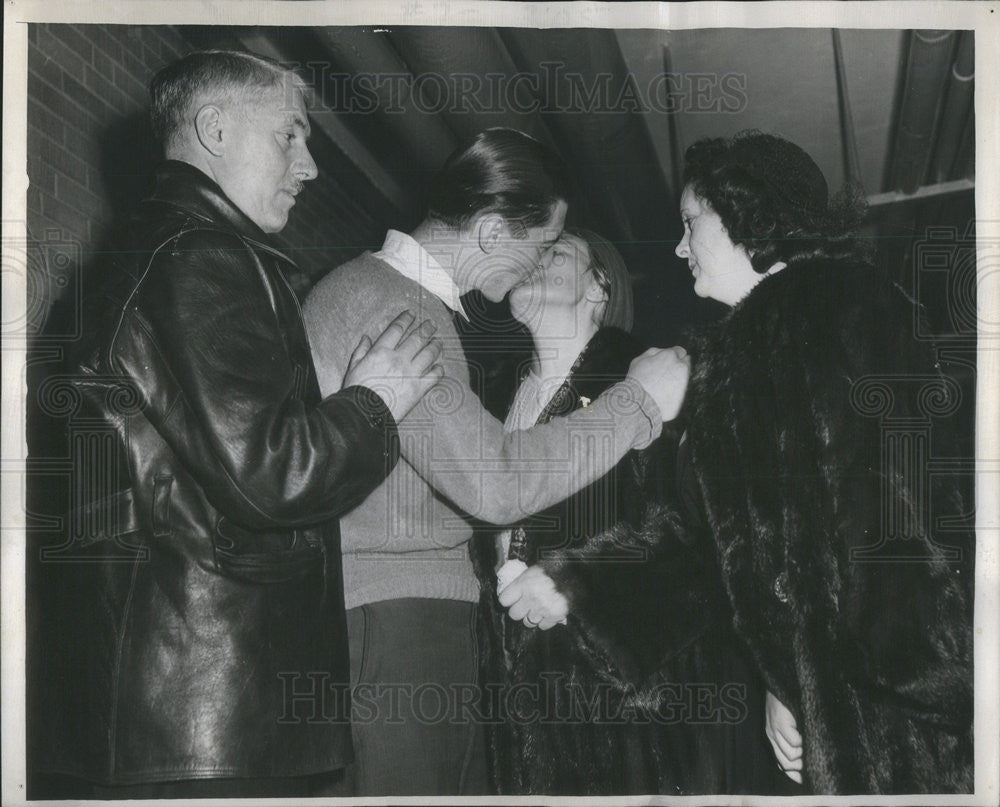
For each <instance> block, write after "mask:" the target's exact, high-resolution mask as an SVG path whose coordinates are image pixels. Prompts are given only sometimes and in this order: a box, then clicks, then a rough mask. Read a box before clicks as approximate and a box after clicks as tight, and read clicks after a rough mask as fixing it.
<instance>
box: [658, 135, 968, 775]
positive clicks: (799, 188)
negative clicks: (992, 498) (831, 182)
mask: <svg viewBox="0 0 1000 807" xmlns="http://www.w3.org/2000/svg"><path fill="white" fill-rule="evenodd" d="M859 212H860V206H859V205H858V204H856V203H854V202H852V201H851V200H850V197H849V196H848V195H843V196H842V197H841V199H840V200H834V201H833V202H830V201H829V200H828V192H827V186H826V182H825V180H824V178H823V175H822V173H821V172H820V170H819V168H818V167H817V166H816V164H815V163H814V162H813V161H812V160H811V159H810V158H809V156H808V155H807V154H805V152H803V151H802V150H801V149H799V148H798V147H797V146H795V145H793V144H791V143H789V142H787V141H785V140H782V139H780V138H776V137H771V136H768V135H762V134H760V133H756V132H750V133H745V134H743V135H738V136H737V137H736V138H734V139H732V140H722V139H714V140H706V141H701V142H698V143H696V144H694V145H693V146H691V148H690V149H689V150H688V152H687V155H686V168H685V189H684V193H683V196H682V199H681V216H682V218H683V220H684V237H683V240H682V241H681V242H680V244H679V245H678V247H677V254H678V256H680V257H682V258H685V259H686V260H687V261H688V264H689V266H690V269H691V272H692V274H693V276H694V283H695V285H694V288H695V291H696V292H697V293H698V294H699V295H701V296H703V297H711V298H714V299H716V300H719V301H721V302H723V303H725V304H727V305H729V306H732V310H731V311H730V313H729V314H728V315H727V316H726V317H725V318H724V319H723V320H722V321H721V322H720V323H718V324H717V326H715V327H713V328H712V329H710V330H709V331H708V332H707V333H705V334H704V335H703V336H702V337H701V338H700V339H699V340H698V342H697V344H695V345H694V346H692V355H693V361H694V372H693V375H692V378H691V383H690V388H689V390H688V398H687V401H686V403H685V408H686V414H687V417H688V418H689V423H690V425H689V427H688V432H687V439H686V441H685V443H686V448H685V450H686V451H689V452H690V468H691V469H692V470H693V473H694V476H695V477H696V478H697V480H698V483H699V486H700V489H701V493H702V496H703V500H704V504H705V508H706V512H707V516H708V520H709V523H710V526H711V528H712V532H713V534H714V537H715V542H716V545H717V549H718V555H719V558H720V562H721V567H722V573H723V577H724V580H725V586H726V590H727V593H728V595H729V599H730V601H731V604H732V607H733V610H734V614H735V626H736V629H737V631H738V633H739V634H740V636H741V637H742V638H743V639H744V640H745V641H746V642H747V643H748V645H749V646H750V647H751V649H752V651H753V654H754V658H755V659H756V661H757V664H758V665H759V668H760V670H761V671H762V673H763V676H764V678H765V680H766V683H767V688H768V690H769V694H768V696H767V732H768V737H769V738H770V739H771V741H772V744H773V746H774V751H775V754H776V756H777V758H778V760H779V761H780V763H781V766H782V767H783V768H784V769H785V770H786V771H787V772H788V775H789V776H790V777H793V778H795V779H797V780H798V781H801V782H803V784H804V787H805V788H806V789H807V790H808V791H811V792H814V793H836V794H845V793H908V792H942V793H943V792H956V793H968V792H971V790H972V788H973V781H972V672H973V660H972V607H973V590H972V589H973V561H974V539H973V536H972V533H971V530H970V529H968V528H967V527H966V526H963V523H962V521H961V519H958V520H955V519H953V520H952V522H953V524H957V526H954V527H952V528H951V529H950V530H948V531H944V530H941V529H938V528H937V525H938V524H941V523H942V519H941V516H942V515H943V514H949V515H961V514H964V513H965V512H967V509H968V508H963V505H962V503H961V501H960V498H961V497H960V496H959V492H958V491H957V490H956V485H955V482H954V478H953V477H948V476H942V475H937V476H933V477H932V476H931V475H930V474H929V472H927V470H926V467H925V463H926V460H927V458H928V457H929V455H930V453H931V449H930V445H929V443H928V444H924V443H922V442H921V440H922V439H923V437H922V436H921V434H920V429H921V428H922V426H923V427H926V436H927V439H928V441H929V440H930V437H931V436H933V438H934V445H935V446H936V447H937V449H938V450H937V451H936V452H935V453H943V454H947V452H948V451H949V449H950V450H951V451H952V452H954V450H955V444H954V442H949V441H951V440H952V438H951V437H950V436H949V431H950V430H951V429H953V428H954V426H953V425H952V424H953V422H954V418H953V417H951V418H949V415H951V414H953V412H954V411H955V408H956V407H957V405H958V399H959V398H960V390H959V387H958V385H957V384H956V383H955V382H954V380H953V379H950V378H948V377H947V376H944V375H943V374H942V372H941V368H940V366H938V365H937V363H936V361H935V355H934V350H933V346H932V345H930V344H928V343H927V342H926V341H920V340H918V339H917V338H916V337H915V334H916V333H917V329H916V328H915V320H914V312H915V308H914V305H913V304H912V302H911V301H910V300H909V299H908V298H907V297H906V296H905V295H904V294H903V293H902V291H901V289H900V288H899V287H898V286H896V285H895V284H894V283H893V282H891V281H890V279H889V278H888V277H887V276H886V275H885V273H884V272H883V271H881V270H880V269H878V268H877V267H875V266H873V265H872V264H871V263H870V262H869V261H868V260H866V259H865V257H864V256H863V255H862V254H860V252H859V248H858V245H859V242H858V241H857V240H856V239H855V238H854V237H853V235H852V233H851V230H852V226H853V224H854V223H856V222H857V221H858V220H859V215H858V214H859ZM932 425H933V434H932V432H931V427H932ZM914 428H916V430H917V432H918V435H917V436H916V437H911V436H909V435H910V434H912V432H913V430H914ZM920 451H924V452H925V453H924V454H923V455H922V457H921V454H919V453H918V452H920ZM907 452H909V453H907ZM932 508H933V512H932Z"/></svg>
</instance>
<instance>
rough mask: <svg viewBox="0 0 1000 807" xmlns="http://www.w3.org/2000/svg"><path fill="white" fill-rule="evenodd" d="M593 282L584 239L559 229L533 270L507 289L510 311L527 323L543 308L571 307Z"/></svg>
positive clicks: (545, 309) (554, 309) (573, 306)
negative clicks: (555, 237) (554, 240)
mask: <svg viewBox="0 0 1000 807" xmlns="http://www.w3.org/2000/svg"><path fill="white" fill-rule="evenodd" d="M594 283H596V280H595V279H594V278H593V276H592V275H591V273H590V249H589V248H588V246H587V243H586V241H584V240H583V239H582V238H579V237H577V236H575V235H570V234H569V233H563V235H562V236H561V237H560V238H559V240H558V241H556V242H555V243H554V244H553V245H552V246H551V247H549V249H548V250H547V251H546V252H545V253H544V254H543V255H542V258H541V261H540V262H539V264H538V269H537V271H535V272H534V273H532V274H531V276H530V277H528V278H527V279H526V280H525V281H524V282H523V283H521V284H519V285H517V286H515V287H514V288H513V289H511V292H510V310H511V313H512V314H513V315H514V317H515V319H517V320H518V321H519V322H522V323H524V324H525V325H528V326H529V327H530V326H531V323H532V322H537V321H538V320H539V318H540V317H541V314H542V312H543V311H544V312H545V313H547V314H549V315H551V314H552V313H554V312H555V311H556V310H557V309H563V310H566V311H571V310H573V309H575V308H576V307H577V306H579V305H580V304H581V303H582V302H583V300H584V298H585V297H586V295H587V292H588V290H589V289H590V288H591V286H592V285H593V284H594Z"/></svg>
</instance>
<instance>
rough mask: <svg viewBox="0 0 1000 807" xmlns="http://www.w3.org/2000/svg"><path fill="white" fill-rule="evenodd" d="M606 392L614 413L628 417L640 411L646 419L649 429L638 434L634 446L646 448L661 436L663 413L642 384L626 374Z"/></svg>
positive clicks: (635, 447)
mask: <svg viewBox="0 0 1000 807" xmlns="http://www.w3.org/2000/svg"><path fill="white" fill-rule="evenodd" d="M605 394H606V395H609V396H610V397H609V399H608V400H609V402H610V403H611V407H612V411H613V412H614V413H616V414H620V415H624V416H627V417H631V416H633V415H636V414H637V413H638V414H639V415H641V416H642V418H643V419H644V420H645V424H646V426H647V429H646V430H644V431H642V432H640V433H637V434H636V438H635V440H636V441H635V442H634V443H633V444H632V448H634V449H643V448H646V447H647V446H648V445H650V443H652V442H653V441H654V440H656V438H658V437H659V436H660V432H661V431H662V430H663V414H662V413H661V412H660V407H659V406H658V405H657V403H656V401H655V400H653V396H652V395H650V394H649V393H648V392H646V388H645V387H644V386H642V384H640V383H639V382H638V381H636V380H635V379H634V378H629V377H628V376H626V377H625V378H623V379H622V380H621V381H619V382H618V383H617V384H615V385H614V386H612V387H609V388H608V390H607V392H606V393H605Z"/></svg>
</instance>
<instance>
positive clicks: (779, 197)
mask: <svg viewBox="0 0 1000 807" xmlns="http://www.w3.org/2000/svg"><path fill="white" fill-rule="evenodd" d="M684 162H685V165H684V185H685V186H690V187H691V189H692V190H693V191H694V192H695V193H696V194H697V195H698V196H700V197H701V198H702V199H704V200H705V201H706V202H708V204H709V205H710V206H711V208H712V209H713V210H714V211H715V212H716V213H718V214H719V218H720V219H722V224H723V226H725V228H726V232H727V233H728V234H729V237H730V239H732V241H733V243H734V244H740V245H742V246H743V247H744V248H745V249H746V250H747V253H748V254H749V255H750V262H751V263H752V265H753V268H754V271H756V272H760V273H764V272H766V271H767V270H768V269H770V268H771V266H773V265H774V264H775V263H776V262H777V261H784V262H785V263H787V264H789V265H791V264H793V263H797V262H801V261H809V260H816V259H823V258H826V259H834V260H866V259H868V258H869V256H870V252H871V250H870V247H869V245H868V244H867V243H866V242H865V241H864V239H861V238H859V237H857V236H856V235H855V231H856V229H857V227H858V225H860V223H861V220H862V219H863V218H864V215H865V211H866V204H865V200H864V196H863V195H862V193H861V190H860V188H858V187H856V186H854V185H847V186H846V187H845V188H844V190H842V191H841V192H840V193H838V194H836V195H835V196H834V197H833V198H830V196H829V193H828V190H827V185H826V180H825V179H824V178H823V172H822V171H820V170H819V166H817V165H816V163H815V162H813V160H812V158H811V157H810V156H809V155H808V154H806V153H805V152H804V151H803V150H802V149H800V148H799V147H798V146H796V145H795V144H794V143H790V142H789V141H787V140H784V139H782V138H780V137H775V136H774V135H767V134H762V133H761V132H758V131H745V132H740V133H739V134H737V135H736V136H734V137H733V138H732V139H726V138H721V137H719V138H706V139H704V140H699V141H697V142H696V143H694V144H693V145H692V146H691V147H690V148H688V150H687V152H686V153H685V155H684Z"/></svg>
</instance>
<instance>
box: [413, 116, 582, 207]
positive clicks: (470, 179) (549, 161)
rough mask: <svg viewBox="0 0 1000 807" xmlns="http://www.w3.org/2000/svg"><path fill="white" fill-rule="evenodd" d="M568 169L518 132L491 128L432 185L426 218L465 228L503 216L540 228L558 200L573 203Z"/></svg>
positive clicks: (465, 148)
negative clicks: (474, 221)
mask: <svg viewBox="0 0 1000 807" xmlns="http://www.w3.org/2000/svg"><path fill="white" fill-rule="evenodd" d="M570 189H571V181H570V173H569V169H568V168H567V167H566V164H565V163H564V162H563V160H562V158H561V157H560V156H559V155H558V154H556V152H555V151H553V150H552V149H551V148H549V147H548V146H546V145H545V144H544V143H541V142H539V141H538V140H536V139H535V138H533V137H531V136H529V135H526V134H524V132H519V131H518V130H516V129H504V128H494V129H487V130H485V131H483V132H480V133H479V134H478V135H476V136H475V137H474V138H473V139H472V141H471V142H469V143H466V144H465V145H463V146H460V147H459V148H458V149H457V150H456V151H455V152H454V153H452V155H451V156H450V157H449V158H448V160H447V162H445V164H444V166H443V167H442V168H441V170H440V171H438V172H437V174H436V175H435V176H434V178H433V179H432V180H431V183H430V188H429V192H428V199H427V207H428V215H429V216H430V217H431V218H433V219H436V220H437V221H441V222H444V223H445V224H447V225H449V226H451V227H461V226H463V225H465V224H467V223H468V222H469V221H470V220H472V219H473V218H474V217H475V216H477V215H479V214H480V213H499V214H500V215H502V216H503V217H504V218H505V219H508V220H509V221H519V222H520V223H521V224H523V225H524V226H526V227H539V226H541V225H543V224H545V223H546V222H547V221H549V219H550V218H551V216H552V207H553V205H555V203H556V202H557V201H559V200H560V199H561V200H564V201H567V202H568V201H569V198H570V194H571V190H570Z"/></svg>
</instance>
